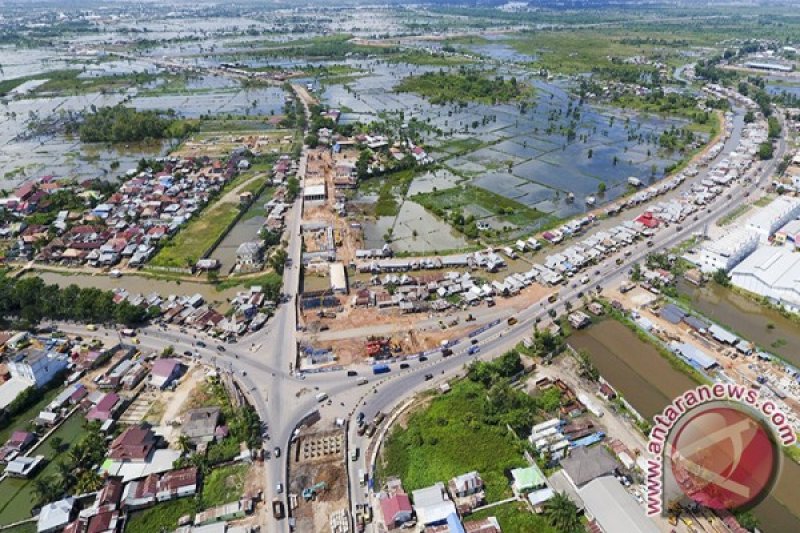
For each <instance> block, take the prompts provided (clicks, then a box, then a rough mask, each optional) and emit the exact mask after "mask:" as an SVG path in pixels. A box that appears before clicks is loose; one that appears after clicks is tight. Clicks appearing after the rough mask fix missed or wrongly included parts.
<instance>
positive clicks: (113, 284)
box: [25, 271, 241, 313]
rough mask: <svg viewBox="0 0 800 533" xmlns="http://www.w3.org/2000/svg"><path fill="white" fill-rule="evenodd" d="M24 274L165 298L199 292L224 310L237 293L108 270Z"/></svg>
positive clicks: (64, 283)
mask: <svg viewBox="0 0 800 533" xmlns="http://www.w3.org/2000/svg"><path fill="white" fill-rule="evenodd" d="M25 276H36V277H38V278H42V280H43V281H44V282H45V283H47V284H55V285H58V286H59V287H67V286H69V285H72V284H75V285H77V286H78V287H82V288H83V287H96V288H98V289H102V290H108V291H110V290H114V289H125V290H127V291H128V292H130V293H132V294H144V295H147V294H151V293H153V292H155V293H157V294H158V295H160V296H161V297H162V298H166V297H167V296H169V295H170V294H175V295H178V296H191V295H193V294H198V293H199V294H201V295H202V296H203V298H205V300H206V302H207V303H209V304H210V305H212V306H214V308H216V309H217V311H219V312H221V313H224V312H226V311H227V309H228V308H229V307H230V302H229V300H230V299H231V298H233V297H234V296H236V292H237V290H241V289H239V288H236V287H234V288H230V289H226V290H224V291H218V290H217V289H216V288H215V287H214V286H213V285H211V284H208V283H199V282H196V283H195V282H191V281H168V280H161V279H155V278H150V277H145V276H135V275H127V274H126V275H123V276H122V277H120V278H111V277H110V276H108V275H107V274H100V273H98V274H96V275H92V274H81V273H77V272H76V273H75V274H66V273H60V272H48V271H34V272H30V273H28V274H25Z"/></svg>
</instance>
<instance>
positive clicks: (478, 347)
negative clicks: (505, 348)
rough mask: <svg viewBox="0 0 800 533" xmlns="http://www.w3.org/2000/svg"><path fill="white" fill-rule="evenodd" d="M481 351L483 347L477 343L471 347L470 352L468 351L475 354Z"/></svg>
mask: <svg viewBox="0 0 800 533" xmlns="http://www.w3.org/2000/svg"><path fill="white" fill-rule="evenodd" d="M480 351H481V347H480V346H478V345H475V346H473V347H471V348H470V349H469V352H468V353H469V354H470V355H474V354H476V353H478V352H480Z"/></svg>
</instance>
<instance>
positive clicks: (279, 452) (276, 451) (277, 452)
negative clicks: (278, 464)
mask: <svg viewBox="0 0 800 533" xmlns="http://www.w3.org/2000/svg"><path fill="white" fill-rule="evenodd" d="M272 455H274V456H275V457H280V456H281V449H280V447H279V446H275V449H274V450H272Z"/></svg>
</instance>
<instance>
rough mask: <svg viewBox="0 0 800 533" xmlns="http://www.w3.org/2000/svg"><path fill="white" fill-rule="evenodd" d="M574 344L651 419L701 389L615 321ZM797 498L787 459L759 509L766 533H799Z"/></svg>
mask: <svg viewBox="0 0 800 533" xmlns="http://www.w3.org/2000/svg"><path fill="white" fill-rule="evenodd" d="M569 343H570V345H572V347H574V348H575V349H576V350H586V351H587V352H588V353H589V355H590V357H591V360H592V363H594V365H595V366H596V367H597V369H598V370H599V371H600V374H601V375H602V376H603V377H604V378H605V379H606V380H608V382H609V383H611V385H612V386H613V387H614V388H615V389H617V390H618V391H619V392H620V393H621V394H622V396H624V397H625V399H627V400H628V402H629V403H630V404H631V405H632V406H633V408H634V409H636V410H637V411H638V412H639V413H640V414H641V415H642V416H645V417H647V418H652V416H653V415H654V414H656V413H658V412H660V411H661V410H662V409H663V408H664V407H665V406H666V405H667V403H669V402H670V401H672V399H673V398H675V397H676V396H678V395H679V394H681V393H683V392H685V391H687V390H688V389H691V388H694V387H695V386H696V384H695V383H694V381H692V380H691V379H690V378H689V377H688V376H686V375H685V374H683V373H682V372H680V371H678V370H676V369H674V368H673V367H672V366H671V365H670V364H669V362H667V361H666V360H665V359H664V358H663V357H662V356H661V354H659V353H658V351H657V350H656V349H655V348H654V347H653V346H651V345H650V344H648V343H646V342H644V341H642V340H641V339H639V338H638V337H637V336H636V334H635V333H633V332H632V331H630V330H629V329H628V328H627V327H625V326H624V325H622V324H620V323H619V322H617V321H615V320H604V321H602V322H600V323H599V324H596V325H593V326H591V327H590V328H588V329H584V330H580V331H577V332H575V333H573V334H572V336H571V337H570V338H569ZM798 494H800V465H798V464H797V463H795V462H793V461H791V460H790V459H789V458H788V457H786V458H785V460H784V463H783V470H782V472H781V474H780V477H779V478H778V482H777V486H776V487H775V489H774V490H773V493H772V495H771V496H769V497H768V498H767V499H765V500H764V501H763V502H762V503H760V504H759V505H758V507H756V508H755V509H754V513H755V515H756V516H757V517H758V519H759V521H760V523H761V529H762V530H763V531H765V532H776V533H783V532H785V531H800V518H798V517H800V498H798V497H797V495H798ZM787 507H788V508H787Z"/></svg>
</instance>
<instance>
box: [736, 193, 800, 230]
mask: <svg viewBox="0 0 800 533" xmlns="http://www.w3.org/2000/svg"><path fill="white" fill-rule="evenodd" d="M798 215H800V198H788V197H785V196H779V197H778V198H776V199H775V200H773V201H772V202H770V203H769V204H767V205H765V206H764V207H762V208H761V209H760V210H759V211H758V212H757V213H756V214H754V215H753V216H751V217H750V218H749V219H748V220H747V229H750V230H751V231H754V232H756V233H758V234H759V236H760V237H761V240H762V241H766V240H767V239H768V238H769V237H770V236H772V234H773V233H775V232H776V231H778V230H779V229H780V228H781V227H782V226H784V225H785V224H786V223H787V222H789V221H790V220H792V219H793V218H797V216H798Z"/></svg>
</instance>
